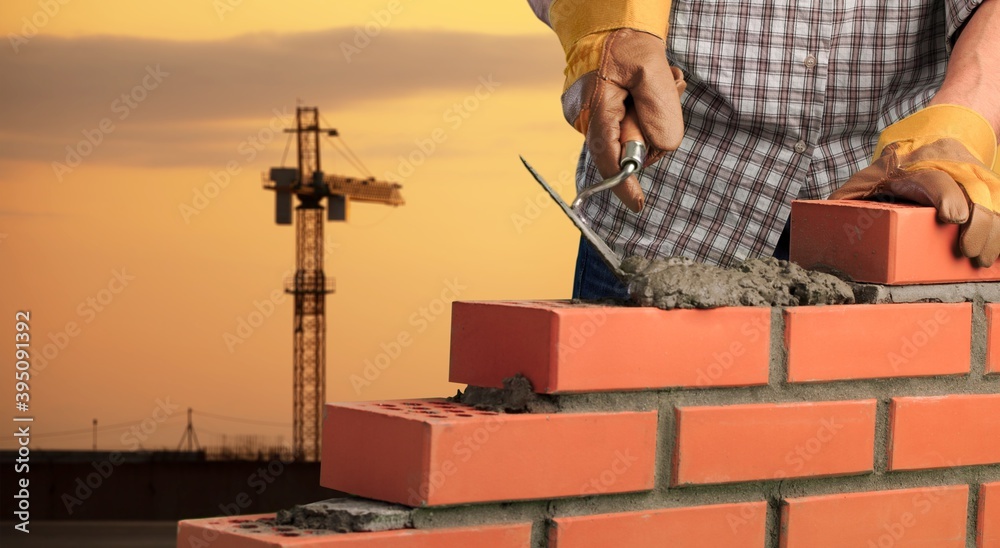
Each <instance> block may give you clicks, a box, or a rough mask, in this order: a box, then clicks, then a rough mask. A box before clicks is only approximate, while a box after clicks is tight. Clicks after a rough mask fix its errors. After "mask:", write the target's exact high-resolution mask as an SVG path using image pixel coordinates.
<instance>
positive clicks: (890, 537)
mask: <svg viewBox="0 0 1000 548" xmlns="http://www.w3.org/2000/svg"><path fill="white" fill-rule="evenodd" d="M968 498H969V486H968V485H949V486H934V487H920V488H915V489H899V490H894V491H870V492H863V493H837V494H833V495H820V496H811V497H797V498H789V499H786V500H785V501H783V505H782V509H781V542H780V546H781V548H840V547H842V546H858V547H868V546H876V547H878V546H894V547H899V548H904V547H908V546H913V547H917V546H921V547H922V546H928V547H929V546H933V547H934V548H964V547H965V544H966V542H965V541H966V521H967V517H966V512H967V507H968Z"/></svg>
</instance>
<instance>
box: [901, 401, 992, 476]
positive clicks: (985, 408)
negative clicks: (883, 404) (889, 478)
mask: <svg viewBox="0 0 1000 548" xmlns="http://www.w3.org/2000/svg"><path fill="white" fill-rule="evenodd" d="M997 417H1000V394H985V395H953V396H940V397H930V398H893V399H892V403H891V405H890V406H889V429H890V430H889V434H890V441H889V469H890V470H920V469H925V468H943V467H952V466H970V465H976V464H994V463H1000V420H997Z"/></svg>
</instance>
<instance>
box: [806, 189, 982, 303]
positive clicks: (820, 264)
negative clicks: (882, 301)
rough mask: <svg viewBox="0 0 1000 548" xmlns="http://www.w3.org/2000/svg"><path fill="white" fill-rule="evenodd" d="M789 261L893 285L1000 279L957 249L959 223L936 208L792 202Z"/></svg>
mask: <svg viewBox="0 0 1000 548" xmlns="http://www.w3.org/2000/svg"><path fill="white" fill-rule="evenodd" d="M791 219H792V220H791V223H792V227H791V251H790V254H791V260H792V261H793V262H795V263H798V264H799V265H800V266H802V267H804V268H810V269H820V270H833V271H835V272H840V273H843V274H846V275H847V276H849V277H850V278H851V279H853V280H854V281H858V282H872V283H879V284H889V285H902V284H932V283H948V282H974V281H996V280H1000V262H998V263H996V264H994V265H993V266H992V267H990V268H977V267H975V266H973V265H972V263H971V262H970V261H969V260H968V259H966V258H965V257H962V256H961V255H959V254H958V252H957V242H958V225H952V224H943V223H939V222H938V221H937V212H936V211H935V210H934V208H932V207H921V206H915V205H907V204H898V203H897V204H889V203H880V202H866V201H853V200H798V201H795V202H792V217H791Z"/></svg>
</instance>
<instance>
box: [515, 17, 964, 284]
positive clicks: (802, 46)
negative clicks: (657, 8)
mask: <svg viewBox="0 0 1000 548" xmlns="http://www.w3.org/2000/svg"><path fill="white" fill-rule="evenodd" d="M595 1H597V0H595ZM650 1H655V0H650ZM531 3H532V5H533V7H534V8H535V10H536V13H539V14H540V15H542V14H544V11H545V9H546V8H547V5H546V4H548V2H547V1H546V0H531ZM979 3H980V0H941V1H938V0H856V1H838V0H750V1H736V0H728V1H727V0H715V1H710V0H673V11H672V13H671V18H670V31H669V36H668V43H667V58H668V59H669V60H670V63H671V64H672V65H675V66H677V67H679V68H680V69H681V70H683V71H684V75H685V79H686V80H687V82H688V86H687V91H686V92H685V93H684V95H683V96H682V97H681V103H682V107H683V112H684V123H685V133H684V140H683V142H682V143H681V146H680V148H679V149H678V150H677V151H674V152H671V153H668V154H667V156H666V157H665V158H664V159H662V160H660V161H659V162H658V163H656V164H655V165H652V166H650V167H647V168H646V169H645V170H644V172H643V173H642V176H641V177H640V183H641V184H642V188H643V190H644V192H645V193H646V206H645V208H644V209H643V211H642V213H641V214H635V213H632V212H630V211H629V210H628V209H627V208H626V207H625V206H623V205H622V204H621V202H619V201H618V199H617V198H614V196H613V194H612V193H610V192H602V193H599V194H598V195H596V196H594V197H592V198H591V199H590V200H589V201H588V202H587V203H586V204H585V207H584V215H585V217H586V218H587V219H588V220H589V221H590V223H591V224H592V226H594V227H595V229H596V230H597V232H598V233H599V234H602V235H603V236H604V238H605V239H606V240H607V241H608V244H609V245H611V247H612V248H613V249H614V250H615V251H616V252H617V253H618V254H619V256H622V257H624V256H628V255H636V254H639V255H645V256H647V257H655V256H661V257H662V256H686V257H691V258H694V259H697V260H700V261H706V262H710V263H716V264H723V265H726V264H730V263H732V262H735V261H739V260H743V259H746V258H748V257H757V256H762V255H769V254H771V252H772V251H773V250H774V247H775V245H776V244H777V242H778V237H779V236H780V235H781V231H782V229H783V228H784V226H785V224H786V222H787V221H788V217H789V213H790V211H791V201H792V200H793V199H796V198H809V199H819V198H826V197H827V196H829V195H830V193H831V192H833V190H835V189H836V188H837V187H838V186H839V185H841V184H842V183H843V182H845V181H846V180H847V178H848V177H850V176H851V175H852V174H853V173H854V172H856V171H857V170H859V169H861V168H863V167H865V166H867V165H868V163H869V162H870V158H871V155H872V152H873V150H874V148H875V143H876V141H877V140H878V135H879V133H880V132H881V131H882V129H884V128H885V127H886V126H888V125H890V124H892V123H893V122H895V121H897V120H899V119H900V118H903V117H904V116H906V115H908V114H910V113H912V112H914V111H916V110H918V109H920V108H921V107H923V106H924V105H926V104H927V102H928V101H930V99H931V97H933V95H934V93H935V92H936V91H937V90H938V88H939V87H940V85H941V83H942V81H943V80H944V74H945V68H946V66H947V61H948V54H949V52H950V45H951V43H952V40H953V39H954V37H955V36H956V31H957V30H958V29H959V28H960V27H961V26H962V24H963V23H964V22H965V21H966V20H967V19H968V18H969V17H970V15H971V14H972V12H973V11H974V10H975V8H976V7H977V6H978V4H979ZM540 5H542V6H543V7H540ZM542 19H543V20H546V19H547V18H546V17H542ZM600 178H601V177H600V174H599V173H598V172H597V168H596V167H595V166H594V163H593V161H592V160H591V158H590V155H589V154H588V153H587V151H586V148H584V151H583V153H581V156H580V164H579V166H578V168H577V185H578V186H581V185H583V184H586V185H591V184H594V183H595V182H597V181H599V180H600Z"/></svg>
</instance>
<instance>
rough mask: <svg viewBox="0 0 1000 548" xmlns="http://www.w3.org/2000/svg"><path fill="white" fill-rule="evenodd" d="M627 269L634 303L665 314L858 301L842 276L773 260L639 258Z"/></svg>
mask: <svg viewBox="0 0 1000 548" xmlns="http://www.w3.org/2000/svg"><path fill="white" fill-rule="evenodd" d="M622 270H623V271H624V272H625V273H626V274H629V275H630V278H629V283H628V287H629V294H630V295H631V297H632V300H633V301H635V302H636V303H637V304H639V305H642V306H655V307H657V308H662V309H664V310H671V309H674V308H717V307H720V306H803V305H820V304H849V303H853V302H854V291H853V290H852V289H851V286H850V285H849V284H848V283H847V282H845V281H843V280H841V279H839V278H837V277H836V276H832V275H830V274H825V273H822V272H816V271H810V270H805V269H803V268H802V267H800V266H798V265H796V264H794V263H790V262H788V261H780V260H778V259H775V258H771V257H767V258H762V259H751V260H749V261H746V262H743V263H741V264H739V265H737V266H735V267H733V268H722V267H718V266H714V265H708V264H702V263H695V262H694V261H691V260H690V259H684V258H678V257H670V258H666V259H654V260H649V259H646V258H644V257H638V256H633V257H629V258H627V259H625V261H623V262H622Z"/></svg>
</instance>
